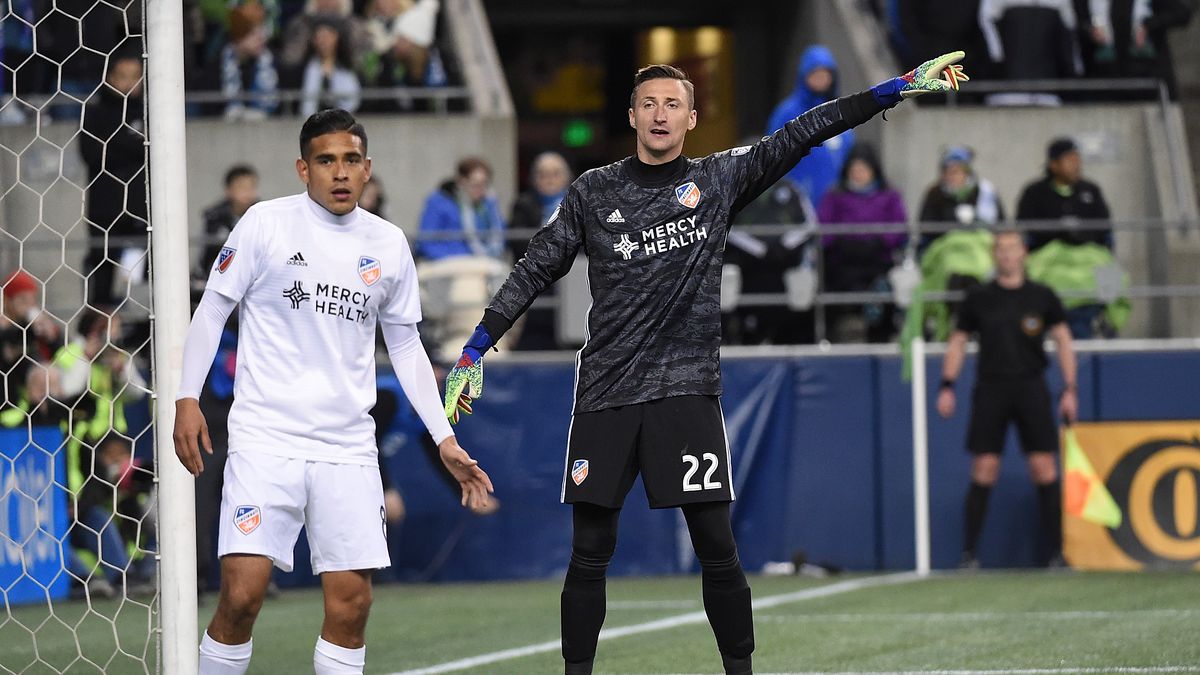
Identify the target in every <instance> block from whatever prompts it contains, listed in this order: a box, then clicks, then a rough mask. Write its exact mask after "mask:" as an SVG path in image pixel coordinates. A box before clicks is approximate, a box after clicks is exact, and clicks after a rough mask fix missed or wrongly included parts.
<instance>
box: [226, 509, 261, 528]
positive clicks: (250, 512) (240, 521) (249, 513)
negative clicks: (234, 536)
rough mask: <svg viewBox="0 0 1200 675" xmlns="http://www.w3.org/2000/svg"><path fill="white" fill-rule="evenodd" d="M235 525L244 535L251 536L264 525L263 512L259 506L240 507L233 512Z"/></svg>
mask: <svg viewBox="0 0 1200 675" xmlns="http://www.w3.org/2000/svg"><path fill="white" fill-rule="evenodd" d="M233 524H234V525H236V526H237V529H239V530H241V531H242V534H250V533H251V532H253V531H254V530H256V529H258V526H259V525H261V524H262V511H260V510H259V509H258V507H257V506H239V507H237V509H236V510H234V512H233Z"/></svg>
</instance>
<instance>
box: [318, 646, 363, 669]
mask: <svg viewBox="0 0 1200 675" xmlns="http://www.w3.org/2000/svg"><path fill="white" fill-rule="evenodd" d="M366 666H367V648H366V647H359V648H358V649H347V648H345V647H339V646H337V645H335V644H333V643H332V642H326V641H325V639H324V638H322V637H318V638H317V648H316V649H314V650H313V671H314V672H315V673H316V675H362V672H363V668H365V667H366Z"/></svg>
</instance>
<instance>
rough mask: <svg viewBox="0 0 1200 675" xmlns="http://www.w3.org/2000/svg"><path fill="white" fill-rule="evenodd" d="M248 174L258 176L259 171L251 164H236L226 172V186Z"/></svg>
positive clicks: (252, 176) (253, 176)
mask: <svg viewBox="0 0 1200 675" xmlns="http://www.w3.org/2000/svg"><path fill="white" fill-rule="evenodd" d="M246 176H249V177H251V178H258V172H257V171H255V170H254V167H252V166H250V165H249V164H234V165H233V166H231V167H229V170H228V171H226V172H225V187H229V186H230V185H233V181H235V180H237V179H239V178H244V177H246Z"/></svg>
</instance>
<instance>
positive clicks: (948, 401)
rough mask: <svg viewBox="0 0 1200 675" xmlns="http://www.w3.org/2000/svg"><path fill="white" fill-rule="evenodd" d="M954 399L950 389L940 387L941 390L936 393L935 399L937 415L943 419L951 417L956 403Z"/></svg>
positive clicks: (952, 391)
mask: <svg viewBox="0 0 1200 675" xmlns="http://www.w3.org/2000/svg"><path fill="white" fill-rule="evenodd" d="M955 399H956V397H955V395H954V390H953V389H951V388H950V387H942V390H941V391H939V392H938V397H937V411H938V414H939V415H941V416H942V417H945V418H950V417H953V416H954V407H955V403H956V400H955Z"/></svg>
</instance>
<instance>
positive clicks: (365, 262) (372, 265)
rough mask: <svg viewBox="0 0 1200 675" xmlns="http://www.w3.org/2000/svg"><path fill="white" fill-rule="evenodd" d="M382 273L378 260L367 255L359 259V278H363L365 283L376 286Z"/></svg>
mask: <svg viewBox="0 0 1200 675" xmlns="http://www.w3.org/2000/svg"><path fill="white" fill-rule="evenodd" d="M381 274H382V272H381V271H380V267H379V261H378V260H376V259H374V258H368V257H367V256H365V255H364V256H363V257H361V258H359V259H358V278H359V279H362V280H363V283H364V284H366V285H368V286H374V285H375V282H376V281H379V277H380V275H381Z"/></svg>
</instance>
